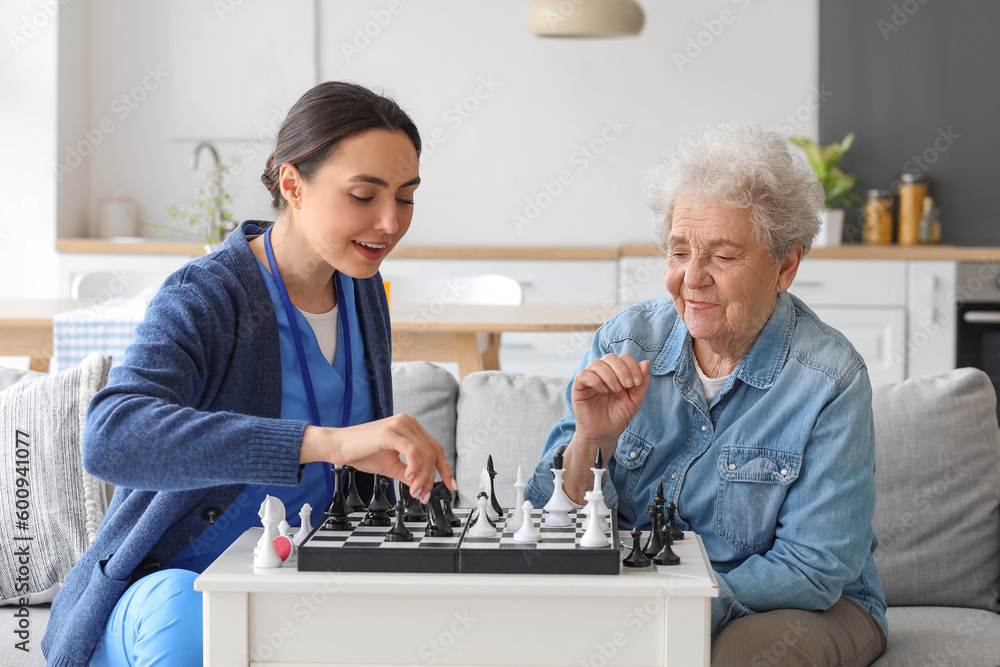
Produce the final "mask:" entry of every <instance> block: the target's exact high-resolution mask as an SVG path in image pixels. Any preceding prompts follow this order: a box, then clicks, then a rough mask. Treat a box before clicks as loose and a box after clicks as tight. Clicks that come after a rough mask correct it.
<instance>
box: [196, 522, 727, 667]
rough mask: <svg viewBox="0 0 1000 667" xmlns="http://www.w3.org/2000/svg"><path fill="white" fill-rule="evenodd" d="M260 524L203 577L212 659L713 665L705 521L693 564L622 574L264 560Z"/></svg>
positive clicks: (227, 663)
mask: <svg viewBox="0 0 1000 667" xmlns="http://www.w3.org/2000/svg"><path fill="white" fill-rule="evenodd" d="M260 535H261V529H259V528H251V529H250V530H248V531H247V532H246V533H244V534H243V535H242V536H241V537H240V538H238V539H237V540H236V542H234V543H233V544H232V546H230V547H229V549H227V550H226V551H225V553H223V554H222V556H220V557H219V558H218V560H216V561H215V562H214V563H213V564H212V565H210V566H209V567H208V569H206V570H205V572H204V573H202V574H201V575H200V576H199V577H198V578H197V579H196V580H195V582H194V587H195V590H198V591H202V592H203V593H204V595H203V597H202V608H203V610H204V614H203V621H202V623H203V628H204V632H203V636H204V664H205V665H206V667H236V666H246V665H253V666H257V665H261V666H263V665H274V666H275V667H278V666H280V667H294V666H299V665H301V666H302V667H305V666H306V665H320V664H323V665H353V666H361V665H368V666H374V665H378V666H379V667H385V666H387V665H415V664H420V665H423V664H438V665H464V666H469V665H489V666H490V667H498V666H500V665H518V666H528V665H532V666H539V665H545V666H547V667H576V666H577V665H604V666H607V667H612V666H615V665H619V666H621V665H627V666H629V667H654V666H656V667H659V666H669V667H674V666H677V667H696V666H700V665H703V666H705V667H707V666H708V664H709V660H710V655H711V648H710V640H711V634H710V628H711V622H710V619H711V603H712V598H714V597H718V595H719V589H718V582H717V580H716V579H715V575H714V573H713V572H712V568H711V566H710V564H709V560H708V557H707V555H706V554H705V548H704V546H703V545H702V542H701V539H700V538H699V537H698V536H697V535H695V534H694V533H690V532H689V533H686V534H685V539H684V540H683V541H680V542H676V543H674V546H673V549H674V552H675V553H676V554H677V555H678V556H680V558H681V563H680V565H675V566H670V567H656V566H654V567H652V568H650V569H643V570H629V569H627V568H623V570H622V572H621V573H620V574H617V575H572V574H553V575H542V574H522V575H515V574H403V573H363V572H299V571H298V570H297V569H295V566H294V565H289V564H286V565H284V566H283V567H280V568H275V569H266V570H265V569H260V570H255V569H254V567H253V547H254V545H255V544H256V543H257V540H258V539H259V538H260ZM626 553H627V551H626Z"/></svg>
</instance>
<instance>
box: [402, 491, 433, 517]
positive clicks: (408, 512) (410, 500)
mask: <svg viewBox="0 0 1000 667" xmlns="http://www.w3.org/2000/svg"><path fill="white" fill-rule="evenodd" d="M399 495H400V496H402V498H403V502H404V507H405V509H404V510H403V520H404V521H427V511H426V510H425V509H424V506H423V505H421V504H420V501H419V500H417V499H416V498H414V497H413V496H411V495H410V487H409V486H407V485H406V484H402V483H400V485H399Z"/></svg>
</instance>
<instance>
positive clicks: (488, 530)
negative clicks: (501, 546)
mask: <svg viewBox="0 0 1000 667" xmlns="http://www.w3.org/2000/svg"><path fill="white" fill-rule="evenodd" d="M489 502H490V500H489V497H488V496H487V495H486V492H485V491H483V492H482V493H480V494H479V497H478V498H476V504H477V505H478V506H479V511H478V512H476V520H475V521H474V522H473V523H472V525H471V526H469V533H468V535H469V537H496V536H497V529H496V526H494V525H493V522H492V521H490V516H489V513H488V512H487V511H486V505H487V504H489Z"/></svg>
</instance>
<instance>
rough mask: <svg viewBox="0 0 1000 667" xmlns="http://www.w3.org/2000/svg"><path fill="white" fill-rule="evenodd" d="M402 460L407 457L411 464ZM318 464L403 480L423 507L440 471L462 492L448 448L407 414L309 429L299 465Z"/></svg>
mask: <svg viewBox="0 0 1000 667" xmlns="http://www.w3.org/2000/svg"><path fill="white" fill-rule="evenodd" d="M400 455H402V456H405V457H406V462H405V463H404V462H403V461H402V460H401V459H400ZM313 461H324V462H326V463H333V464H335V465H350V466H353V467H355V468H357V469H358V470H363V471H364V472H370V473H375V474H378V475H384V476H386V477H392V478H393V479H398V480H400V481H401V482H403V483H404V484H406V485H408V486H409V487H410V493H411V494H412V495H413V496H414V497H415V498H419V499H420V501H421V502H427V500H428V499H429V497H430V491H431V487H432V486H433V485H434V477H435V472H437V473H440V475H441V479H442V480H444V483H445V485H446V486H447V487H448V488H449V489H451V490H452V491H455V490H456V489H455V477H454V474H453V473H452V471H451V467H450V466H449V465H448V459H447V458H446V457H445V454H444V448H442V447H441V445H440V444H439V443H438V441H437V440H435V439H434V438H433V437H432V436H431V434H430V433H428V432H427V431H426V430H424V427H423V426H421V425H420V423H419V422H417V420H416V419H415V418H413V417H411V416H410V415H407V414H396V415H393V416H391V417H386V418H385V419H378V420H376V421H372V422H368V423H366V424H357V425H356V426H347V427H345V428H332V427H323V426H311V425H310V426H307V427H306V431H305V435H304V436H303V438H302V452H301V454H300V457H299V463H311V462H313Z"/></svg>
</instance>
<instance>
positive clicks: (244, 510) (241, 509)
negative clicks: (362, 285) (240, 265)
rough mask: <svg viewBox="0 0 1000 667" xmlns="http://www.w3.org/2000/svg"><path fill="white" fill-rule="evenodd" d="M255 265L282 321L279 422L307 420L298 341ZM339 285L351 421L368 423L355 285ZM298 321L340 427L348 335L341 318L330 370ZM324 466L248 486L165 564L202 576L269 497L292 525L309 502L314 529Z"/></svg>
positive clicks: (325, 408) (323, 404)
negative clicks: (293, 481)
mask: <svg viewBox="0 0 1000 667" xmlns="http://www.w3.org/2000/svg"><path fill="white" fill-rule="evenodd" d="M257 264H258V265H259V266H260V272H261V275H263V277H264V282H266V283H267V290H268V292H270V294H271V302H272V304H273V305H274V314H275V316H276V317H277V319H278V340H279V346H280V348H281V418H282V419H297V420H301V421H307V422H308V421H310V416H309V401H308V399H306V391H305V384H303V380H302V374H301V372H300V370H299V362H298V358H297V357H296V353H295V341H294V339H293V338H292V330H291V327H289V325H288V317H287V315H286V314H285V308H284V306H283V305H282V303H281V295H280V294H279V293H278V287H277V285H276V284H275V282H274V278H273V277H272V276H271V273H270V271H268V270H267V268H266V267H265V266H264V264H263V263H262V262H261V261H260V260H257ZM341 284H342V287H343V290H344V301H345V303H340V304H338V307H339V308H346V309H347V314H348V320H349V323H348V324H349V328H350V336H351V357H352V359H351V364H352V368H353V371H354V373H353V375H354V387H353V395H354V397H353V400H352V402H351V421H350V423H351V424H364V423H367V422H370V421H372V420H373V419H374V418H375V407H374V404H373V403H372V393H371V383H370V382H369V381H368V380H367V375H368V374H367V373H366V372H365V371H364V369H365V351H364V343H363V342H362V340H361V326H360V325H359V323H358V310H357V307H356V304H355V300H354V281H353V280H351V279H350V278H347V277H344V279H343V280H342V283H341ZM295 318H296V322H297V323H298V325H299V332H300V333H301V335H302V344H303V346H304V348H305V353H306V360H307V362H308V364H309V373H310V375H311V376H312V383H313V390H314V392H315V394H316V402H317V403H318V406H319V413H320V419H322V421H323V424H322V425H323V426H338V427H339V426H340V420H341V418H342V416H343V412H344V395H345V392H346V387H345V379H344V378H345V375H346V359H345V350H344V348H345V345H343V341H344V337H345V334H344V329H343V325H342V323H341V318H340V317H338V318H337V353H336V357H335V358H334V364H333V366H330V362H329V361H327V359H326V357H324V356H323V353H322V352H321V351H320V349H319V343H318V342H317V340H316V335H315V334H314V333H313V330H312V327H311V326H310V325H309V322H308V320H306V318H305V317H304V316H303V315H302V313H301V312H299V310H298V309H296V310H295ZM324 465H328V464H324V463H319V462H315V463H308V464H306V465H305V466H304V467H303V469H302V479H301V481H300V482H299V484H298V486H277V485H274V484H249V485H247V487H246V488H245V489H244V490H243V493H241V494H240V495H239V497H237V498H236V500H235V501H234V502H233V504H232V505H230V506H229V508H228V509H227V510H226V511H225V512H223V513H222V516H220V517H219V519H218V520H217V521H216V522H215V523H214V524H212V525H211V526H209V528H208V529H206V530H205V532H204V533H203V534H202V535H201V536H199V537H198V539H196V540H195V541H194V542H192V543H191V544H189V545H188V546H187V547H185V548H184V550H183V551H181V552H180V553H179V554H177V556H175V557H174V558H173V559H172V560H171V561H170V562H169V563H167V567H168V568H182V569H185V570H192V571H194V572H203V571H204V570H205V568H207V567H208V566H209V565H211V564H212V562H213V561H214V560H215V559H216V558H218V557H219V556H220V555H222V552H223V551H225V550H226V549H227V548H229V545H231V544H232V543H233V542H234V541H236V538H238V537H239V536H240V535H242V534H243V533H244V532H246V530H247V529H248V528H251V527H254V526H260V525H261V524H260V517H259V516H258V515H257V512H258V511H259V510H260V505H261V503H262V502H264V497H265V496H267V495H272V496H275V497H276V498H279V499H281V502H283V503H284V504H285V512H286V520H287V521H288V523H289V525H292V526H297V525H299V510H301V509H302V505H303V504H304V503H309V504H310V505H312V508H313V509H312V517H311V520H312V525H314V526H315V525H316V524H318V523H319V522H320V521H321V520H322V519H323V512H324V511H325V510H326V505H327V503H328V502H329V493H328V491H327V487H326V476H325V475H324V473H323V466H324Z"/></svg>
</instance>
